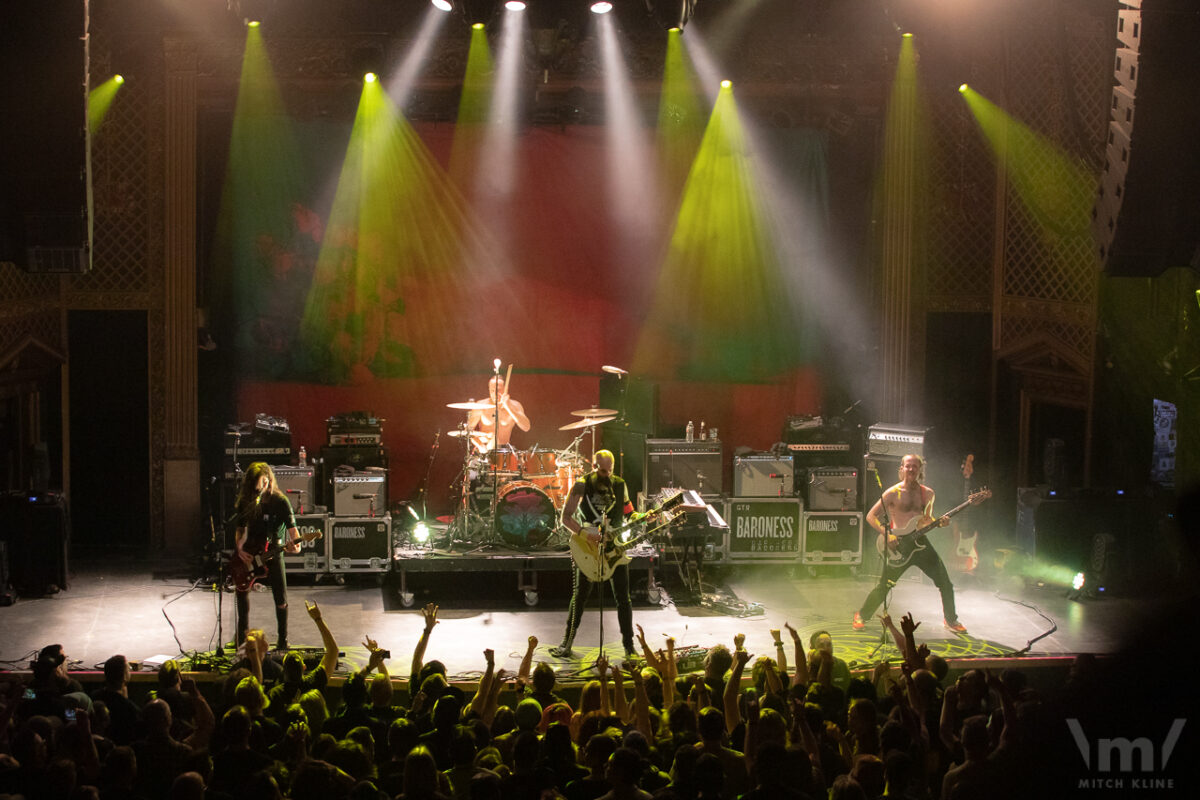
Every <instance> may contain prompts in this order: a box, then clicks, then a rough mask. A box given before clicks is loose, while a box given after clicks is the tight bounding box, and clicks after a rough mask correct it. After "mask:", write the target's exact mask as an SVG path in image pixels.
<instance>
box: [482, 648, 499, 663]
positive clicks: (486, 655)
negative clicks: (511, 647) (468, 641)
mask: <svg viewBox="0 0 1200 800" xmlns="http://www.w3.org/2000/svg"><path fill="white" fill-rule="evenodd" d="M483 659H484V661H486V662H487V664H488V666H489V667H490V666H492V665H494V664H495V663H496V651H495V650H492V649H491V648H489V649H487V650H484V651H483Z"/></svg>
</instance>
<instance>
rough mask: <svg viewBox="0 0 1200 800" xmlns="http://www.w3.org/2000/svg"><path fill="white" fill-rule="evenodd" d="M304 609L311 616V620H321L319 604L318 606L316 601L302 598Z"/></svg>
mask: <svg viewBox="0 0 1200 800" xmlns="http://www.w3.org/2000/svg"><path fill="white" fill-rule="evenodd" d="M304 610H305V611H307V612H308V615H309V616H310V617H312V621H313V622H319V621H320V620H321V608H320V606H318V605H317V604H316V603H310V602H308V599H307V598H306V599H305V600H304Z"/></svg>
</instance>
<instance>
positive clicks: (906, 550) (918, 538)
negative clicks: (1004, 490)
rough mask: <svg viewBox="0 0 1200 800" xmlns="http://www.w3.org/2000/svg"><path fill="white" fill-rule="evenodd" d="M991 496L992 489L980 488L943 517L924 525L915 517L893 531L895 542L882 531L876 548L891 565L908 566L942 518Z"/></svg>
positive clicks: (924, 545) (923, 547)
mask: <svg viewBox="0 0 1200 800" xmlns="http://www.w3.org/2000/svg"><path fill="white" fill-rule="evenodd" d="M991 496H992V491H991V489H986V488H985V489H980V490H979V491H978V492H974V493H973V494H972V495H971V496H970V497H968V498H967V499H966V500H965V501H963V502H962V503H960V504H959V505H957V506H955V507H954V508H952V509H950V510H949V511H947V512H946V513H945V514H942V515H941V517H938V518H937V519H935V520H933V521H932V522H927V523H925V524H924V525H922V524H921V517H913V518H912V519H910V520H909V521H908V524H907V525H905V526H904V527H903V528H896V529H895V530H893V531H892V535H893V536H895V537H896V541H895V542H894V543H892V544H890V545H889V544H888V541H887V537H886V536H885V535H884V534H882V533H881V534H879V538H878V539H876V541H875V548H876V549H877V550H878V551H879V554H880V555H881V556H883V557H885V558H886V559H887V562H888V566H889V567H893V568H900V567H904V566H907V565H908V562H909V561H911V560H912V557H913V556H914V555H916V554H917V552H918V551H921V550H924V549H925V548H926V547H928V546H929V540H928V539H926V538H925V534H926V533H928V532H929V531H931V530H933V529H934V528H936V527H938V523H939V522H940V521H941V520H942V518H947V519H948V518H950V517H953V516H954V515H955V514H957V513H959V512H960V511H962V510H963V509H965V508H968V507H969V506H977V505H979V504H980V503H982V502H983V501H984V500H987V499H988V498H989V497H991Z"/></svg>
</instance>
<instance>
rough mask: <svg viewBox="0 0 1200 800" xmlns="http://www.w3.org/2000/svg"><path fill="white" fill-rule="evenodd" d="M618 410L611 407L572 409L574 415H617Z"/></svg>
mask: <svg viewBox="0 0 1200 800" xmlns="http://www.w3.org/2000/svg"><path fill="white" fill-rule="evenodd" d="M616 415H617V412H616V411H614V410H613V409H611V408H581V409H579V410H578V411H572V412H571V416H573V417H615V416H616Z"/></svg>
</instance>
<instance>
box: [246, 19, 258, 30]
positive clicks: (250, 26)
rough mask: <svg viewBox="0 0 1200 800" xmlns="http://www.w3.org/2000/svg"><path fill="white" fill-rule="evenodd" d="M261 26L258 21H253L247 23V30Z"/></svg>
mask: <svg viewBox="0 0 1200 800" xmlns="http://www.w3.org/2000/svg"><path fill="white" fill-rule="evenodd" d="M259 25H262V23H261V22H259V21H258V20H256V19H252V20H250V21H248V22H247V23H246V27H247V28H257V27H258V26H259Z"/></svg>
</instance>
